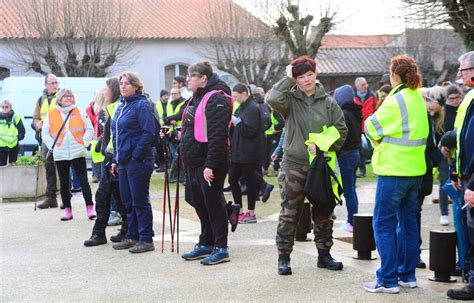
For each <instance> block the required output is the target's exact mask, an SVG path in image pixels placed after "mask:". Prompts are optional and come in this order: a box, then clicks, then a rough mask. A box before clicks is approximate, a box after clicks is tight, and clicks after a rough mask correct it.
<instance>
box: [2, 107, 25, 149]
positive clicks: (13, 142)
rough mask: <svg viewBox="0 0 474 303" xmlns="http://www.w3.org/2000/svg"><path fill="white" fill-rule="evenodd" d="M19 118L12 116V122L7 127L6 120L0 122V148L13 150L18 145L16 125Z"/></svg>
mask: <svg viewBox="0 0 474 303" xmlns="http://www.w3.org/2000/svg"><path fill="white" fill-rule="evenodd" d="M20 120H21V116H19V115H16V114H15V115H13V117H12V122H11V123H10V125H8V123H7V120H6V119H1V120H0V147H8V148H14V147H15V146H17V144H18V123H20Z"/></svg>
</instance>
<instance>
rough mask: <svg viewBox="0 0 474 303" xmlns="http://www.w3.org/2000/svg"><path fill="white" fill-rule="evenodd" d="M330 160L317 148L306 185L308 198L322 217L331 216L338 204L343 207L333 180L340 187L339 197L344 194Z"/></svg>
mask: <svg viewBox="0 0 474 303" xmlns="http://www.w3.org/2000/svg"><path fill="white" fill-rule="evenodd" d="M330 160H331V157H326V156H324V153H323V152H322V151H321V150H319V148H316V157H315V158H314V159H313V162H311V166H310V168H309V171H308V175H307V176H306V182H305V185H304V193H305V196H306V198H307V199H308V200H309V202H310V203H311V204H312V205H313V206H314V208H315V211H316V213H318V214H321V215H330V214H331V213H332V212H333V211H334V207H336V204H339V205H342V200H341V199H339V198H338V197H336V195H335V194H334V192H333V190H332V182H331V180H334V181H336V182H337V185H338V188H337V190H338V193H339V196H340V195H341V194H342V186H341V184H340V183H339V180H338V179H337V177H336V175H335V174H334V171H333V170H332V169H331V167H329V164H328V162H329V161H330Z"/></svg>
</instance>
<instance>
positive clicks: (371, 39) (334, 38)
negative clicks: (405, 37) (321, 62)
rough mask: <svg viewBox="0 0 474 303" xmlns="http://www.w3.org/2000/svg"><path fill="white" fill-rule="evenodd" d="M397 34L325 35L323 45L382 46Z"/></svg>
mask: <svg viewBox="0 0 474 303" xmlns="http://www.w3.org/2000/svg"><path fill="white" fill-rule="evenodd" d="M397 37H399V35H368V36H364V35H355V36H348V35H325V36H324V37H323V41H322V42H321V45H322V46H323V47H384V46H387V44H389V43H390V42H392V41H393V40H395V39H396V38H397Z"/></svg>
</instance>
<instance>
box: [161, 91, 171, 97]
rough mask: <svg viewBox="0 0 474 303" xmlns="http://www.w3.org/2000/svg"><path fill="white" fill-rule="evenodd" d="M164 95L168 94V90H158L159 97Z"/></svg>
mask: <svg viewBox="0 0 474 303" xmlns="http://www.w3.org/2000/svg"><path fill="white" fill-rule="evenodd" d="M164 95H169V93H168V91H167V90H165V89H162V90H161V92H160V98H161V97H163V96H164Z"/></svg>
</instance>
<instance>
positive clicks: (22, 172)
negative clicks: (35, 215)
mask: <svg viewBox="0 0 474 303" xmlns="http://www.w3.org/2000/svg"><path fill="white" fill-rule="evenodd" d="M38 172H39V174H38V197H41V196H44V195H45V193H46V171H45V167H44V164H41V165H40V166H39V171H38V167H37V166H3V167H0V198H2V202H15V201H33V200H34V199H35V192H36V178H37V173H38Z"/></svg>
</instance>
